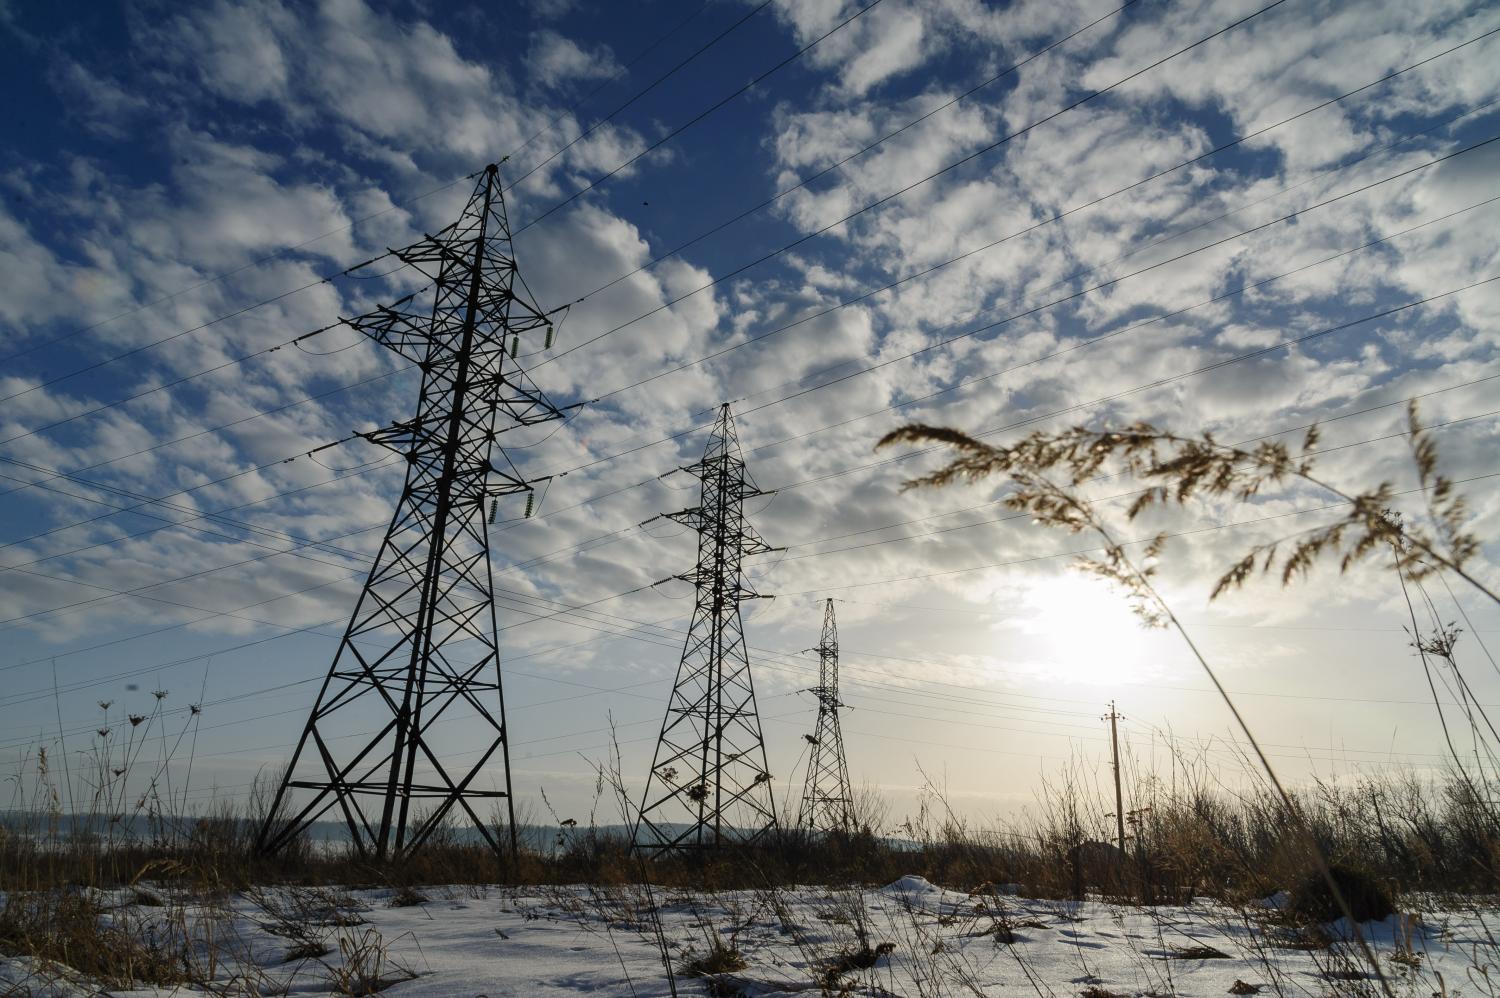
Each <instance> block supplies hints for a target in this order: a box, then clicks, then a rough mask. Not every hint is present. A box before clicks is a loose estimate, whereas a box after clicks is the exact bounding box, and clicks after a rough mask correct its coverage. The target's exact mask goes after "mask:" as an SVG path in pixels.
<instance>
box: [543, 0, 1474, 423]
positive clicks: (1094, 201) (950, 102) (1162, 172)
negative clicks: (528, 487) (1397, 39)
mask: <svg viewBox="0 0 1500 998" xmlns="http://www.w3.org/2000/svg"><path fill="white" fill-rule="evenodd" d="M1135 2H1136V0H1130V3H1127V4H1125V5H1124V6H1121V7H1117V8H1115V9H1114V10H1112V11H1110V12H1108V13H1106V14H1103V15H1101V16H1100V17H1098V18H1096V19H1095V20H1093V21H1090V22H1089V23H1088V24H1086V25H1084V26H1083V27H1081V28H1079V29H1077V30H1076V31H1074V32H1073V33H1072V34H1069V35H1067V36H1065V37H1063V38H1061V39H1059V40H1057V41H1055V42H1053V43H1051V44H1050V45H1048V46H1046V47H1045V48H1043V49H1040V50H1038V51H1037V52H1035V53H1033V54H1032V55H1030V56H1028V57H1026V58H1025V59H1024V60H1022V61H1021V62H1018V63H1016V64H1015V65H1013V66H1011V67H1010V68H1009V69H1006V70H1004V71H1003V72H1001V73H999V74H997V75H995V76H992V77H990V78H989V79H988V80H986V81H985V82H983V83H981V84H979V85H978V86H975V87H973V88H971V89H969V90H967V91H965V92H964V93H962V94H960V95H959V96H957V97H954V98H952V99H950V100H948V101H946V102H944V103H943V104H941V105H939V106H938V107H936V108H934V109H932V110H931V111H928V112H926V113H925V114H922V115H920V116H919V117H917V118H914V119H912V120H911V121H909V122H907V123H906V124H904V125H902V126H901V127H900V128H897V129H896V130H894V131H892V132H887V133H886V134H885V135H883V136H881V137H880V138H878V139H876V140H874V141H873V142H871V143H869V144H868V145H865V146H863V147H862V148H860V149H859V150H857V151H856V152H853V153H850V154H849V155H848V156H845V157H844V158H843V159H840V160H838V161H836V162H834V163H833V164H832V165H830V166H828V167H825V168H824V169H822V170H819V171H817V172H816V173H813V174H810V175H809V176H807V177H805V178H803V179H802V180H799V181H798V182H797V183H796V184H795V185H793V186H791V187H787V188H784V189H782V190H781V191H779V192H777V193H776V194H774V195H772V196H771V197H769V198H767V199H766V200H764V201H761V202H759V203H758V204H756V205H754V206H752V207H750V208H747V209H745V210H744V211H743V212H741V213H740V214H738V215H735V216H733V217H732V218H729V219H727V220H725V221H723V222H720V223H719V224H717V225H715V226H714V227H712V228H710V229H707V230H706V231H704V232H702V233H700V234H699V235H697V236H694V237H693V238H692V239H690V240H688V241H687V242H684V243H680V244H678V245H677V246H675V247H674V248H673V249H671V250H668V251H666V252H665V253H661V254H659V255H657V256H655V257H652V258H651V259H650V260H648V261H647V262H646V263H643V264H641V265H640V266H638V267H636V268H635V269H634V270H631V271H629V272H627V273H624V274H621V275H620V276H618V277H616V278H614V279H612V280H610V281H608V282H607V283H605V284H602V285H600V286H599V287H597V288H595V289H594V290H592V291H589V292H587V293H586V294H584V295H583V296H581V297H580V298H578V299H576V300H575V301H574V302H573V304H575V305H576V304H578V303H580V302H583V301H585V300H587V299H588V298H590V297H592V296H593V295H596V294H599V293H600V292H601V291H605V290H608V289H609V288H612V287H614V286H615V285H617V284H619V283H620V282H621V281H624V280H628V279H629V278H631V277H634V276H635V275H636V274H639V273H641V272H642V271H644V270H647V269H650V268H651V267H654V266H655V265H656V264H658V263H661V262H662V261H664V260H667V259H669V258H671V257H673V256H676V255H677V254H678V253H680V252H682V251H683V250H685V249H687V248H689V247H691V246H693V245H695V244H697V243H699V242H701V241H702V240H704V239H706V238H708V237H709V236H712V235H715V234H717V233H718V232H721V231H723V230H724V229H725V228H727V227H729V226H730V225H733V224H735V223H736V222H739V221H742V220H743V219H745V218H748V217H749V216H751V215H753V214H755V213H756V212H758V211H760V210H761V209H763V208H766V207H769V206H771V205H773V204H775V203H776V202H777V201H779V200H781V199H782V198H784V197H786V196H787V195H789V194H792V193H794V192H796V191H798V190H801V189H802V188H804V187H806V186H807V185H808V184H810V183H812V182H813V181H815V180H818V179H820V178H822V177H824V176H826V175H827V174H829V173H831V172H833V171H834V170H837V169H839V168H840V167H842V166H844V165H846V164H848V163H849V162H851V161H852V160H855V159H857V158H859V157H860V156H862V155H864V154H865V153H867V152H869V151H870V150H872V149H874V148H876V147H878V146H880V145H882V144H883V143H885V142H887V141H889V140H890V139H892V138H894V137H895V136H897V135H900V134H901V133H903V132H905V131H906V130H907V129H910V128H912V127H913V126H915V125H917V124H919V123H920V122H922V121H925V120H927V119H928V118H930V117H932V116H933V115H935V114H937V113H939V112H941V111H943V110H946V109H948V108H950V107H952V106H954V105H955V104H957V103H959V102H960V101H962V100H964V99H965V98H968V97H970V96H972V95H973V94H975V93H977V92H978V91H980V90H982V89H984V88H985V87H987V86H989V85H990V84H992V83H995V82H996V81H998V80H1000V79H1002V78H1004V77H1005V76H1008V75H1010V74H1011V73H1013V72H1015V71H1017V70H1018V69H1020V68H1022V67H1024V66H1025V65H1026V64H1027V63H1029V62H1031V61H1033V60H1035V59H1037V58H1040V57H1041V56H1043V55H1045V54H1046V53H1047V52H1050V51H1051V50H1052V49H1054V48H1056V47H1057V46H1059V45H1062V44H1063V43H1065V42H1067V41H1069V40H1071V39H1072V38H1074V37H1076V36H1077V35H1079V34H1081V33H1083V32H1085V31H1087V30H1088V29H1090V28H1092V27H1094V26H1095V25H1097V24H1099V23H1100V22H1101V21H1104V20H1107V19H1109V18H1111V17H1114V16H1115V15H1117V14H1119V13H1121V12H1122V11H1124V10H1125V9H1127V8H1128V7H1130V6H1131V5H1132V4H1134V3H1135ZM1497 32H1500V27H1497V28H1492V29H1491V30H1489V31H1486V32H1484V33H1482V34H1479V35H1476V36H1474V37H1473V38H1470V39H1468V40H1466V41H1463V42H1460V43H1459V44H1457V45H1453V46H1451V47H1449V48H1447V49H1444V50H1443V51H1441V52H1438V53H1436V54H1435V55H1431V56H1428V57H1427V58H1424V59H1422V60H1420V61H1418V62H1415V63H1412V64H1411V65H1408V66H1405V67H1403V68H1401V69H1399V70H1395V71H1394V72H1391V73H1387V74H1386V75H1385V76H1382V77H1380V78H1379V79H1376V80H1372V81H1371V82H1369V83H1366V84H1364V85H1362V86H1359V87H1356V88H1354V89H1352V90H1348V91H1345V92H1344V93H1342V94H1340V95H1339V96H1337V97H1332V98H1329V99H1328V100H1325V101H1322V102H1320V103H1318V104H1314V105H1312V106H1311V107H1308V108H1305V109H1304V110H1302V111H1299V112H1297V113H1296V114H1293V115H1290V116H1289V117H1286V118H1282V119H1281V120H1280V121H1277V122H1274V123H1273V124H1270V125H1265V126H1263V127H1261V128H1258V129H1255V130H1254V131H1251V132H1247V133H1245V134H1244V135H1241V136H1239V137H1237V138H1235V139H1233V140H1232V141H1229V142H1225V143H1223V144H1221V145H1218V146H1215V147H1214V148H1212V149H1210V150H1208V151H1207V152H1204V153H1202V154H1200V155H1198V156H1195V157H1193V158H1192V159H1189V160H1185V161H1183V162H1181V163H1178V164H1177V165H1175V166H1172V167H1168V168H1166V169H1163V170H1159V171H1157V172H1156V173H1153V174H1151V175H1150V176H1147V177H1144V178H1142V179H1141V180H1138V181H1135V182H1134V183H1132V184H1129V185H1127V186H1125V187H1121V188H1119V189H1117V190H1114V191H1111V192H1110V193H1108V194H1104V195H1100V196H1099V197H1096V198H1093V199H1091V200H1089V201H1086V202H1083V203H1081V204H1078V205H1075V206H1073V207H1072V208H1068V209H1066V210H1065V211H1062V212H1060V213H1058V214H1056V215H1054V216H1052V217H1051V218H1048V219H1045V220H1043V221H1041V222H1038V223H1036V224H1034V225H1030V226H1027V227H1026V228H1024V229H1021V230H1018V231H1016V232H1013V233H1011V234H1010V235H1007V236H1004V237H1002V238H1001V239H999V240H996V241H994V242H990V243H987V244H985V245H984V246H981V247H978V248H976V249H973V250H970V251H968V252H966V253H964V254H962V255H960V256H958V257H953V258H950V259H947V260H944V261H942V262H941V263H938V264H936V265H934V266H933V267H930V268H926V269H924V270H922V271H920V272H918V273H916V274H912V275H909V276H907V277H904V278H902V279H901V280H899V281H897V282H895V283H894V284H888V285H885V286H884V287H881V288H879V289H877V290H875V291H872V292H867V293H866V294H864V295H861V296H860V297H859V298H856V299H854V300H853V301H862V300H864V299H865V298H867V297H869V296H870V295H873V294H879V293H881V292H884V291H889V290H891V289H892V288H894V287H896V286H898V285H900V284H904V283H906V282H908V281H910V280H913V279H915V278H917V277H924V276H927V275H928V274H931V273H933V272H934V271H936V270H939V269H942V268H944V267H947V266H949V265H951V264H953V263H956V262H958V261H959V260H963V259H966V258H967V257H969V256H972V255H974V254H975V253H980V252H983V251H985V250H989V249H993V248H994V247H995V246H997V245H1000V244H1001V243H1004V242H1008V241H1010V240H1011V239H1015V238H1018V237H1020V236H1023V235H1026V234H1028V233H1030V232H1034V231H1036V230H1037V229H1039V228H1042V227H1044V226H1047V225H1051V224H1053V223H1056V222H1059V221H1061V220H1062V219H1064V218H1067V217H1069V216H1070V215H1073V214H1075V213H1077V212H1080V211H1084V210H1087V209H1089V208H1092V207H1095V206H1097V205H1099V204H1101V203H1103V202H1105V201H1108V200H1110V199H1112V198H1115V197H1118V196H1119V195H1121V194H1125V193H1128V192H1129V191H1132V190H1135V189H1137V188H1140V187H1143V186H1145V185H1147V184H1150V183H1152V182H1154V181H1156V180H1159V179H1161V178H1162V177H1166V176H1169V175H1171V174H1173V173H1176V172H1177V171H1179V170H1183V169H1186V168H1187V167H1189V166H1192V165H1193V164H1195V163H1200V162H1202V161H1203V160H1205V159H1209V158H1211V157H1213V156H1216V155H1218V154H1219V153H1221V152H1224V151H1226V150H1228V149H1232V148H1234V147H1236V146H1239V145H1242V144H1244V143H1245V142H1248V141H1250V140H1252V139H1255V138H1258V137H1260V136H1262V135H1265V134H1266V133H1267V132H1270V131H1273V130H1274V129H1277V128H1280V127H1282V126H1283V125H1287V124H1290V123H1291V122H1293V121H1297V120H1298V119H1300V118H1303V117H1305V116H1307V115H1309V114H1313V113H1315V112H1317V111H1321V110H1323V109H1324V108H1326V107H1329V106H1331V105H1333V104H1337V103H1340V102H1342V101H1345V100H1347V99H1348V98H1350V97H1353V96H1356V95H1358V94H1361V93H1364V92H1365V91H1367V90H1371V89H1373V88H1375V87H1378V86H1381V85H1383V84H1385V83H1388V82H1390V81H1391V80H1394V79H1396V78H1397V77H1400V76H1402V75H1404V74H1406V73H1409V72H1411V71H1413V70H1416V69H1418V68H1420V67H1422V66H1425V65H1427V64H1428V63H1431V62H1433V61H1435V60H1437V59H1441V58H1443V57H1444V56H1447V55H1450V54H1451V53H1453V52H1456V51H1458V50H1459V49H1462V48H1465V47H1466V46H1469V45H1472V44H1474V43H1476V42H1479V41H1481V40H1483V39H1485V38H1488V37H1490V36H1491V35H1493V34H1495V33H1497ZM1494 103H1495V101H1494V100H1491V101H1487V102H1485V104H1483V105H1480V107H1488V106H1490V105H1491V104H1494ZM1471 113H1473V110H1471V111H1467V112H1464V114H1465V115H1466V114H1471ZM1462 116H1463V115H1460V117H1462ZM1448 123H1451V122H1444V123H1442V124H1448ZM1442 124H1440V125H1437V126H1432V128H1429V129H1424V130H1423V131H1422V132H1418V133H1416V134H1417V135H1421V134H1425V133H1426V132H1428V131H1431V130H1433V128H1438V127H1442ZM1410 137H1411V136H1407V137H1406V138H1403V139H1402V140H1400V141H1406V139H1407V138H1410ZM1393 144H1394V143H1393ZM1387 148H1389V147H1387ZM1366 158H1368V156H1364V157H1361V158H1360V159H1359V160H1356V161H1355V162H1356V163H1358V162H1362V161H1363V160H1364V159H1366ZM1350 165H1353V164H1346V165H1345V166H1344V167H1340V168H1339V169H1346V168H1347V167H1348V166H1350ZM1323 172H1327V171H1323ZM700 290H701V289H700ZM695 293H696V292H695ZM847 304H852V302H846V303H843V304H841V305H839V306H838V307H840V308H842V307H844V306H845V305H847ZM816 314H817V315H820V316H821V315H826V314H827V311H823V312H819V313H816ZM640 318H645V316H642V317H640ZM637 321H640V319H635V320H632V322H637ZM801 321H806V320H805V319H804V320H801ZM785 328H787V327H781V329H778V330H776V332H780V331H782V330H783V329H785ZM760 338H761V337H760V336H756V337H752V338H750V340H748V341H746V342H742V343H738V344H735V346H734V349H738V348H740V347H741V346H745V345H748V343H750V342H756V341H758V340H759V339H760ZM714 356H717V354H715V355H714ZM702 362H703V360H702V359H700V360H696V361H692V362H690V363H689V364H686V365H682V366H679V367H676V368H673V369H672V371H669V372H665V373H668V374H670V373H676V372H677V371H681V370H684V369H686V368H687V367H689V366H696V365H697V364H700V363H702ZM661 376H663V375H657V377H661ZM630 387H634V386H630ZM625 390H627V389H615V390H614V391H612V392H609V393H607V394H606V395H604V396H602V397H604V398H608V397H610V396H612V395H614V394H617V393H619V392H620V391H625Z"/></svg>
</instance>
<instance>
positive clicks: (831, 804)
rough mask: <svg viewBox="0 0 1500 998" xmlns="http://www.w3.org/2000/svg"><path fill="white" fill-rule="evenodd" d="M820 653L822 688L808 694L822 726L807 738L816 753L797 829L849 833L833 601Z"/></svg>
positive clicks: (826, 614)
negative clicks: (812, 697)
mask: <svg viewBox="0 0 1500 998" xmlns="http://www.w3.org/2000/svg"><path fill="white" fill-rule="evenodd" d="M813 651H815V652H817V653H818V685H817V686H816V687H814V688H813V689H811V690H809V691H808V692H810V693H812V694H814V695H815V696H817V698H818V725H817V727H816V728H815V729H814V730H813V733H812V734H811V735H809V736H805V737H807V739H808V741H809V743H810V744H811V745H812V753H811V755H809V756H808V759H807V783H806V785H805V786H804V787H803V789H802V810H801V811H800V812H799V813H798V815H797V825H798V826H799V827H801V828H810V829H812V830H814V831H819V832H848V831H852V830H853V827H854V815H853V813H852V811H853V805H854V797H853V795H852V794H851V793H850V792H849V765H848V762H847V761H846V760H845V758H844V733H843V731H842V730H840V728H839V708H840V707H842V706H844V705H843V703H841V702H840V701H839V628H838V624H837V623H836V622H835V621H834V619H833V600H829V601H828V602H827V604H825V606H824V610H823V640H822V641H820V642H818V647H816V648H814V649H813Z"/></svg>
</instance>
